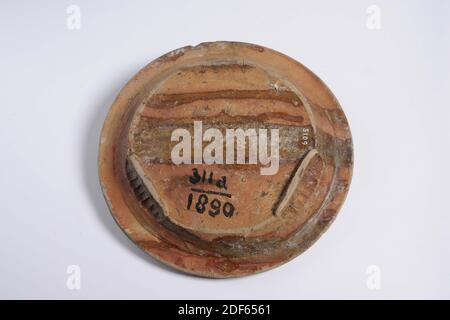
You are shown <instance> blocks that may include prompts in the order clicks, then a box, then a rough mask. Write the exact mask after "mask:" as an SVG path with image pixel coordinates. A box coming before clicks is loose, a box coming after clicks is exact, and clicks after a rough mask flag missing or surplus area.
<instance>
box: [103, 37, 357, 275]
mask: <svg viewBox="0 0 450 320" xmlns="http://www.w3.org/2000/svg"><path fill="white" fill-rule="evenodd" d="M352 150H353V148H352V140H351V135H350V130H349V127H348V123H347V120H346V118H345V115H344V113H343V111H342V109H341V107H340V106H339V103H338V102H337V100H336V98H335V97H334V96H333V94H332V93H331V92H330V90H329V89H328V88H327V87H326V86H325V84H324V83H323V82H322V81H321V80H320V79H319V78H318V77H317V76H315V75H314V74H313V73H312V72H311V71H309V70H308V69H307V68H305V67H304V66H303V65H301V64H300V63H298V62H297V61H295V60H293V59H291V58H289V57H287V56H285V55H283V54H281V53H278V52H276V51H273V50H271V49H267V48H264V47H261V46H258V45H253V44H247V43H238V42H213V43H202V44H200V45H198V46H196V47H191V46H188V47H184V48H181V49H178V50H175V51H172V52H169V53H168V54H166V55H164V56H162V57H160V58H158V59H156V60H155V61H153V62H151V63H150V64H149V65H147V66H146V67H145V68H144V69H142V70H141V71H140V72H139V73H138V74H137V75H136V76H134V78H133V79H131V80H130V81H129V82H128V84H127V85H126V86H125V87H124V88H123V89H122V91H121V92H120V93H119V95H118V97H117V98H116V100H115V101H114V103H113V105H112V107H111V110H110V112H109V115H108V117H107V119H106V121H105V124H104V127H103V131H102V134H101V141H100V154H99V171H100V180H101V185H102V188H103V193H104V195H105V198H106V200H107V202H108V205H109V208H110V210H111V212H112V214H113V216H114V218H115V220H116V221H117V223H118V224H119V225H120V226H121V228H122V229H123V230H124V232H125V233H126V234H127V235H128V236H129V237H130V238H131V239H132V240H133V241H134V242H135V243H137V244H138V245H139V247H140V248H141V249H142V250H144V251H145V252H147V253H149V254H150V255H152V256H153V257H155V258H156V259H158V260H160V261H162V262H164V263H166V264H168V265H170V266H172V267H174V268H177V269H180V270H182V271H185V272H188V273H193V274H197V275H201V276H206V277H215V278H224V277H235V276H242V275H248V274H253V273H256V272H260V271H264V270H267V269H270V268H273V267H276V266H278V265H280V264H283V263H285V262H286V261H288V260H290V259H292V258H293V257H295V256H297V255H298V254H300V253H301V252H303V251H304V250H306V249H307V248H308V247H309V246H311V244H312V243H313V242H314V241H315V240H316V239H317V238H318V237H319V236H320V235H321V234H322V233H323V232H324V230H326V228H327V227H328V226H329V225H330V223H331V222H332V221H333V219H334V218H335V216H336V214H337V212H338V210H339V208H340V206H341V205H342V203H343V201H344V198H345V196H346V193H347V191H348V187H349V182H350V178H351V173H352V165H353V151H352Z"/></svg>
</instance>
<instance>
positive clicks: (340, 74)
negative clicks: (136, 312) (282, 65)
mask: <svg viewBox="0 0 450 320" xmlns="http://www.w3.org/2000/svg"><path fill="white" fill-rule="evenodd" d="M71 4H75V5H77V6H79V8H80V9H81V29H80V30H69V29H68V28H67V26H66V19H67V16H68V15H67V13H66V8H67V6H69V5H71ZM373 4H375V5H377V6H378V7H379V8H380V9H381V29H379V30H371V29H369V28H368V27H367V25H366V22H367V19H368V18H369V16H370V14H368V13H366V10H367V8H368V7H369V5H373ZM449 27H450V1H443V0H442V1H437V0H435V1H375V2H372V1H370V2H369V1H362V0H358V1H356V0H355V1H280V0H277V1H261V0H258V1H242V0H240V1H231V0H227V1H104V2H102V1H79V0H74V1H72V2H68V1H39V2H38V1H10V2H6V1H2V3H1V4H0V42H1V51H0V70H1V78H0V102H1V114H0V134H1V136H0V137H1V139H0V150H1V160H0V161H1V162H0V193H1V200H0V212H1V220H0V297H1V298H44V299H45V298H62V299H79V298H89V299H90V298H94V299H97V298H139V299H140V298H148V299H187V298H190V299H206V298H209V299H216V298H239V299H241V298H253V299H259V298H267V299H281V298H293V299H299V298H363V299H366V298H375V299H378V298H450V271H449V270H450V249H449V245H450V233H449V232H450V204H449V199H450V194H449V193H450V188H449V181H450V180H449V179H450V165H449V164H450V152H449V148H450V134H449V127H450V112H449V107H450V106H449V101H450V99H449V98H450V95H449V89H450V80H449V79H450V78H449V74H450V62H449V57H450V28H449ZM215 40H235V41H245V42H252V43H256V44H260V45H263V46H267V47H270V48H273V49H275V50H277V51H280V52H283V53H285V54H287V55H289V56H291V57H293V58H295V59H297V60H299V61H300V62H302V63H303V64H305V65H306V66H308V67H309V68H310V69H311V70H313V72H315V73H316V74H317V75H318V76H319V77H321V78H322V79H323V80H324V81H325V83H327V85H328V86H329V87H330V88H331V89H332V91H333V92H334V93H335V95H336V96H337V98H338V99H339V101H340V103H341V104H342V106H343V108H344V111H345V113H346V115H347V117H348V120H349V122H350V126H351V129H352V134H353V138H354V145H355V167H354V178H353V181H352V184H351V188H350V193H349V195H348V197H347V201H346V202H345V204H344V206H343V208H342V210H341V212H340V214H339V216H338V218H337V219H336V221H335V222H334V224H333V225H332V226H331V228H330V229H329V230H328V231H327V232H326V233H325V234H324V236H323V237H322V238H321V239H320V240H319V241H318V242H317V243H316V244H315V245H314V246H313V247H312V248H311V249H310V250H308V251H307V252H306V253H304V254H303V255H301V256H300V257H298V258H297V259H295V260H293V261H292V262H290V263H288V264H286V265H284V266H282V267H280V268H277V269H275V270H272V271H269V272H265V273H262V274H259V275H254V276H249V277H245V278H240V279H229V280H211V279H202V278H198V277H192V276H187V275H184V274H180V273H178V272H176V271H172V270H170V269H169V268H167V267H165V266H163V265H161V264H160V263H158V262H156V261H155V260H153V259H152V258H150V257H148V256H146V254H144V253H143V252H141V251H140V250H139V249H138V248H137V247H136V246H135V245H134V244H133V243H132V242H131V241H129V240H128V238H127V237H126V236H125V235H124V234H123V233H122V232H121V230H120V229H119V228H118V227H117V226H116V224H115V222H114V221H113V219H112V217H111V216H110V214H109V212H108V209H107V206H106V204H105V202H104V200H103V197H102V194H101V191H100V187H99V183H98V178H97V163H96V160H97V143H98V137H99V132H100V129H101V126H102V123H103V120H104V118H105V116H106V114H107V111H108V109H109V107H110V105H111V103H112V102H113V100H114V98H115V96H116V94H117V93H118V92H119V90H120V89H121V87H122V86H123V85H124V84H125V83H126V82H127V80H128V79H129V78H131V77H132V76H133V75H134V74H135V73H136V72H137V71H138V70H139V69H140V68H141V67H143V66H144V65H145V64H147V63H149V62H150V61H152V60H153V59H155V58H157V57H158V56H160V55H162V54H164V53H166V52H168V51H170V50H172V49H175V48H178V47H181V46H185V45H189V44H191V45H196V44H198V43H200V42H204V41H215ZM69 265H79V266H80V268H81V289H80V290H69V289H68V288H67V286H66V281H67V277H68V274H67V273H66V269H67V267H68V266H69ZM371 265H376V266H378V267H379V269H380V271H381V273H380V276H381V278H380V279H381V287H380V288H379V289H378V290H371V289H370V288H369V287H368V286H367V281H368V278H369V277H370V274H368V273H367V268H368V267H369V266H371Z"/></svg>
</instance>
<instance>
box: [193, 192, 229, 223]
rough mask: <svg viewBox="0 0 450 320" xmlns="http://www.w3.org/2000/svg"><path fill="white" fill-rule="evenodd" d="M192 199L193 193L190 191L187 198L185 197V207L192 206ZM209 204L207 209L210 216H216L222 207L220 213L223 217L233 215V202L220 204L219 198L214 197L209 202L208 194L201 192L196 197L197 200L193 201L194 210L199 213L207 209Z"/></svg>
mask: <svg viewBox="0 0 450 320" xmlns="http://www.w3.org/2000/svg"><path fill="white" fill-rule="evenodd" d="M193 201H194V195H193V194H192V193H190V194H189V196H188V199H187V209H188V210H191V207H192V203H193ZM208 204H209V208H210V209H209V210H208V214H209V215H210V216H211V217H213V218H214V217H216V216H218V215H219V214H220V213H221V209H222V213H223V215H224V216H225V217H227V218H231V217H232V216H233V215H234V210H235V209H234V206H233V204H231V203H230V202H225V203H224V204H223V206H222V203H221V202H220V200H219V199H216V198H214V199H213V200H212V201H211V202H209V198H208V195H206V194H204V193H202V194H201V195H200V196H199V197H198V199H197V202H196V203H195V205H194V207H195V210H196V211H197V212H198V213H200V214H203V213H204V212H205V210H206V209H207V205H208Z"/></svg>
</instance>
